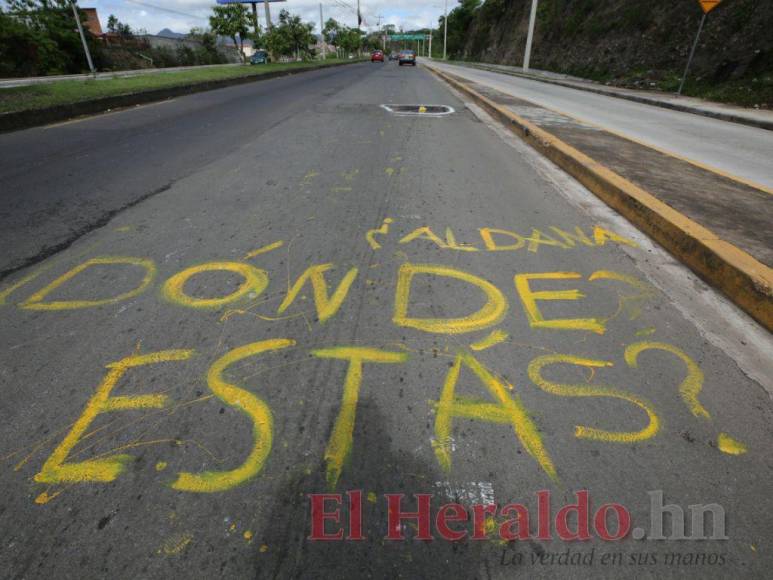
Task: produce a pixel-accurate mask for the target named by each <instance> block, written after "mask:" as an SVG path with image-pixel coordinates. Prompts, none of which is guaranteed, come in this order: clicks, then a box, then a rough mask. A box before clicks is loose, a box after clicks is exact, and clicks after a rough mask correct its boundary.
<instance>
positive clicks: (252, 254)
mask: <svg viewBox="0 0 773 580" xmlns="http://www.w3.org/2000/svg"><path fill="white" fill-rule="evenodd" d="M284 244H285V243H284V241H283V240H279V241H278V242H274V243H273V244H269V245H267V246H263V247H262V248H258V249H257V250H253V251H251V252H249V253H247V254H246V255H245V256H244V259H245V260H250V259H252V258H254V257H255V256H260V255H262V254H267V253H268V252H273V251H274V250H278V249H279V248H281V247H282V246H284Z"/></svg>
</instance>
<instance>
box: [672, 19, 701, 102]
mask: <svg viewBox="0 0 773 580" xmlns="http://www.w3.org/2000/svg"><path fill="white" fill-rule="evenodd" d="M706 16H707V14H706V13H705V12H704V13H703V18H701V23H700V25H699V26H698V34H696V35H695V42H693V43H692V48H691V49H690V58H688V59H687V66H686V67H685V68H684V74H683V75H682V81H681V82H680V83H679V90H678V91H676V96H680V95H681V94H682V89H683V88H684V81H686V80H687V72H688V71H689V70H690V65H691V64H692V57H693V56H694V55H695V47H696V46H698V39H699V38H700V37H701V31H702V30H703V23H704V22H706Z"/></svg>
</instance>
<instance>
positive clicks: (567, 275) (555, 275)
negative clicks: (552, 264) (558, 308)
mask: <svg viewBox="0 0 773 580" xmlns="http://www.w3.org/2000/svg"><path fill="white" fill-rule="evenodd" d="M580 277H581V276H580V275H579V274H577V273H576V272H546V273H544V274H517V275H516V276H515V288H516V290H517V291H518V295H519V296H520V297H521V302H522V303H523V307H524V310H525V311H526V316H527V318H528V319H529V325H530V326H531V327H532V328H551V329H558V330H589V331H591V332H595V333H597V334H604V332H605V331H606V327H605V325H604V321H603V320H600V319H598V318H554V319H551V320H545V317H544V316H543V315H542V312H541V311H540V309H539V307H538V306H537V301H539V300H543V301H544V300H579V299H581V298H584V297H585V295H584V294H582V293H581V292H580V291H579V290H550V291H539V292H538V291H535V290H532V289H531V286H530V285H529V282H530V281H531V280H577V279H579V278H580Z"/></svg>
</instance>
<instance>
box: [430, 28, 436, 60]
mask: <svg viewBox="0 0 773 580" xmlns="http://www.w3.org/2000/svg"><path fill="white" fill-rule="evenodd" d="M433 32H435V31H434V30H430V31H429V58H430V59H431V58H432V37H433V36H434V35H433Z"/></svg>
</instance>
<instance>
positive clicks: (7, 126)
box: [0, 60, 362, 133]
mask: <svg viewBox="0 0 773 580" xmlns="http://www.w3.org/2000/svg"><path fill="white" fill-rule="evenodd" d="M358 62H362V61H359V60H355V61H352V62H340V63H335V64H328V65H322V66H309V67H303V68H297V69H288V70H283V71H275V72H268V73H265V74H257V75H249V76H244V77H236V78H231V79H221V80H217V81H205V82H201V83H191V84H187V85H178V86H174V87H167V88H163V89H155V90H151V91H142V92H138V93H129V94H125V95H116V96H113V97H104V98H101V99H92V100H90V101H81V102H78V103H71V104H67V105H56V106H54V107H46V108H44V109H28V110H26V111H16V112H13V113H2V114H0V133H7V132H9V131H19V130H21V129H29V128H32V127H39V126H41V125H48V124H50V123H56V122H58V121H66V120H68V119H73V118H75V117H82V116H84V115H95V114H98V113H104V112H107V111H109V110H112V109H120V108H123V107H132V106H135V105H143V104H146V103H153V102H157V101H164V100H166V99H171V98H174V97H179V96H182V95H190V94H193V93H200V92H204V91H212V90H215V89H222V88H225V87H231V86H235V85H242V84H246V83H252V82H257V81H267V80H269V79H275V78H278V77H284V76H290V75H296V74H300V73H304V72H310V71H315V70H322V69H327V68H334V67H339V66H345V65H350V64H355V63H358Z"/></svg>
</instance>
